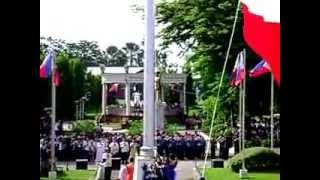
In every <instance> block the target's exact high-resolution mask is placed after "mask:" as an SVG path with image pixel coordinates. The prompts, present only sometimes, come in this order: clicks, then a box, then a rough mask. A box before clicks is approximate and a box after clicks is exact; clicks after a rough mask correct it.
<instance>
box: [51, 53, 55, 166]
mask: <svg viewBox="0 0 320 180" xmlns="http://www.w3.org/2000/svg"><path fill="white" fill-rule="evenodd" d="M52 56H53V57H52V64H51V103H52V108H51V113H52V114H51V147H50V148H51V171H55V139H56V134H55V127H56V86H55V84H54V76H53V72H54V69H55V57H54V56H55V54H53V55H52Z"/></svg>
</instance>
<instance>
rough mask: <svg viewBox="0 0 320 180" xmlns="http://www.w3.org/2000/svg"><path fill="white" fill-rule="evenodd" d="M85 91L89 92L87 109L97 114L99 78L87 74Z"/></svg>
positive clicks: (99, 94)
mask: <svg viewBox="0 0 320 180" xmlns="http://www.w3.org/2000/svg"><path fill="white" fill-rule="evenodd" d="M85 89H86V90H85V91H86V92H90V94H91V96H90V98H89V102H88V109H89V110H91V111H94V112H98V111H99V109H100V107H101V106H100V105H101V89H102V85H101V77H100V76H94V75H92V74H91V73H88V74H87V75H86V79H85Z"/></svg>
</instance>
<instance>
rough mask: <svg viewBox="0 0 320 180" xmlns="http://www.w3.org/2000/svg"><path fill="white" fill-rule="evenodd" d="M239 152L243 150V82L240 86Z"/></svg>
mask: <svg viewBox="0 0 320 180" xmlns="http://www.w3.org/2000/svg"><path fill="white" fill-rule="evenodd" d="M238 119H239V152H241V151H242V83H241V84H240V87H239V115H238Z"/></svg>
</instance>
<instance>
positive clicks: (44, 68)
mask: <svg viewBox="0 0 320 180" xmlns="http://www.w3.org/2000/svg"><path fill="white" fill-rule="evenodd" d="M53 58H54V56H53V54H52V53H51V52H50V53H48V55H47V56H46V58H45V59H44V61H43V62H42V63H41V65H40V78H44V79H45V78H49V77H50V76H51V75H53V79H52V81H53V84H54V85H55V86H59V85H60V73H59V71H58V69H57V67H54V68H52V65H53V64H54V59H53Z"/></svg>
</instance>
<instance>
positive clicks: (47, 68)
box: [40, 53, 53, 78]
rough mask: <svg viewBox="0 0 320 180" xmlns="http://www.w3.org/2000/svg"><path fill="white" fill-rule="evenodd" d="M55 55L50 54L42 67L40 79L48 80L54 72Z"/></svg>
mask: <svg viewBox="0 0 320 180" xmlns="http://www.w3.org/2000/svg"><path fill="white" fill-rule="evenodd" d="M52 63H53V54H52V53H49V54H48V55H47V56H46V58H45V59H44V61H43V62H42V64H41V65H40V78H48V77H49V76H50V75H51V72H52Z"/></svg>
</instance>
